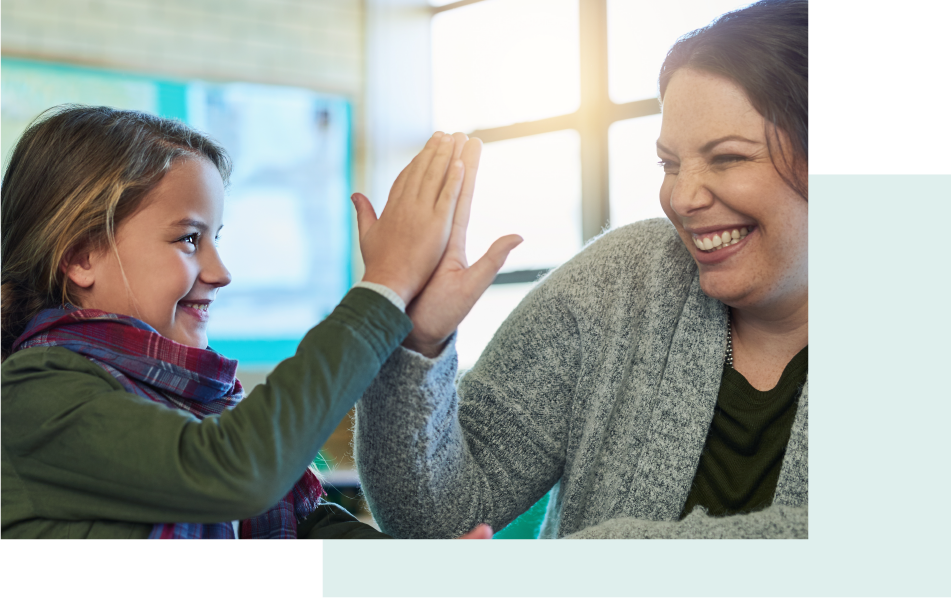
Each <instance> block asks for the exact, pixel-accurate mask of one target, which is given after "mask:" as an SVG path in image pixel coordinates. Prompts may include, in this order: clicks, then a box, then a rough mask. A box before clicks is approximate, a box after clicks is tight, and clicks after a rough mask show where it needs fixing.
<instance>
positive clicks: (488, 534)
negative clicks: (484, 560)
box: [459, 523, 492, 540]
mask: <svg viewBox="0 0 951 598" xmlns="http://www.w3.org/2000/svg"><path fill="white" fill-rule="evenodd" d="M459 539H460V540H491V539H492V528H491V527H489V526H488V525H486V524H484V523H480V524H479V525H477V526H475V527H474V528H472V531H470V532H468V533H465V534H462V535H461V536H459Z"/></svg>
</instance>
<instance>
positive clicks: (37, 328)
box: [14, 307, 324, 539]
mask: <svg viewBox="0 0 951 598" xmlns="http://www.w3.org/2000/svg"><path fill="white" fill-rule="evenodd" d="M29 347H63V348H66V349H69V350H70V351H74V352H76V353H79V354H80V355H83V356H85V357H86V358H87V359H89V360H90V361H92V362H93V363H95V364H97V365H99V366H102V368H103V369H105V370H106V371H107V372H109V373H110V374H111V375H112V376H113V377H115V379H116V380H118V381H119V383H120V384H121V385H122V387H123V388H125V389H126V391H128V392H130V393H134V394H137V395H139V396H142V397H145V398H147V399H150V400H152V401H155V402H156V403H161V404H162V405H165V406H166V407H168V408H170V409H180V410H182V411H187V412H188V413H191V414H192V415H194V416H195V417H197V418H198V419H203V418H205V417H207V416H209V415H217V414H219V413H221V412H223V411H224V410H225V409H232V408H234V406H235V405H237V404H238V402H239V401H240V400H241V399H242V398H243V397H244V390H243V389H242V388H241V383H240V382H239V381H238V380H237V378H235V372H236V371H237V369H238V362H237V361H236V360H233V359H227V358H225V357H224V356H222V355H219V354H218V353H216V352H214V351H212V350H210V349H198V348H195V347H189V346H187V345H183V344H181V343H176V342H175V341H172V340H169V339H167V338H165V337H164V336H162V335H161V334H159V333H158V332H157V331H156V330H155V329H154V328H152V327H151V326H149V325H148V324H146V323H145V322H142V321H141V320H137V319H135V318H131V317H128V316H121V315H118V314H111V313H107V312H104V311H99V310H95V309H76V308H73V307H67V308H60V309H46V310H43V311H42V312H40V313H39V314H38V315H37V316H36V317H35V318H33V320H32V321H31V322H30V324H29V325H28V326H27V329H26V332H24V333H23V335H21V336H20V338H18V339H17V341H16V343H14V351H18V350H21V349H27V348H29ZM323 495H324V490H323V488H322V487H321V485H320V480H318V479H317V476H316V475H315V474H314V472H313V471H311V470H310V469H308V470H306V471H305V472H304V475H303V477H301V479H300V480H299V481H298V482H297V484H295V485H294V488H293V489H292V490H291V491H290V492H289V493H288V494H287V496H285V497H284V498H282V499H281V501H280V502H279V503H278V504H276V505H275V506H273V507H272V508H271V509H269V510H268V511H266V512H264V513H262V514H260V515H258V516H257V517H252V518H251V519H245V520H243V521H241V524H240V530H239V534H238V536H239V537H240V538H242V539H244V538H296V537H297V523H298V522H299V521H302V520H303V519H304V518H306V517H307V516H308V515H310V514H311V513H313V511H314V510H315V509H316V508H317V506H318V505H319V504H320V499H321V497H322V496H323ZM149 538H234V528H233V527H232V524H231V522H223V523H157V524H155V526H154V527H153V528H152V532H151V534H149Z"/></svg>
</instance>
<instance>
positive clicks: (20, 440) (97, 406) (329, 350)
mask: <svg viewBox="0 0 951 598" xmlns="http://www.w3.org/2000/svg"><path fill="white" fill-rule="evenodd" d="M411 329H412V323H411V321H410V319H409V318H408V317H407V316H406V315H405V314H404V313H402V312H400V310H399V309H397V308H396V307H395V306H393V304H392V303H390V302H389V301H388V300H387V299H385V298H384V297H383V296H381V295H380V294H378V293H375V292H373V291H370V290H367V289H360V288H358V289H354V290H352V291H350V292H349V293H348V294H347V296H346V297H344V299H343V301H341V303H340V305H338V306H337V308H336V309H335V310H334V311H333V313H332V314H330V316H328V317H327V319H326V320H324V321H323V322H321V323H320V324H318V325H317V326H316V327H314V328H313V329H312V330H311V331H310V332H308V333H307V335H306V336H305V337H304V340H303V341H301V344H300V346H299V347H298V349H297V354H296V355H295V356H294V357H291V358H290V359H287V360H285V361H283V362H281V363H280V364H279V365H278V366H277V368H275V370H274V371H273V372H272V373H271V375H270V376H268V378H267V381H266V383H265V384H262V385H259V386H257V387H256V388H255V389H254V390H253V391H252V392H251V393H250V394H249V395H248V396H247V397H246V398H245V399H244V400H243V401H241V403H239V404H238V406H237V407H235V408H234V409H233V410H231V411H226V412H224V413H222V414H221V415H218V416H210V417H207V418H205V419H204V420H200V421H199V420H198V419H197V418H195V417H194V416H192V415H190V414H188V413H185V412H183V411H178V410H174V409H169V408H168V407H165V406H163V405H159V404H157V403H154V402H152V401H149V400H148V399H145V398H142V397H139V396H137V395H134V394H130V393H128V392H126V391H125V390H123V388H122V386H121V385H120V384H119V382H117V381H116V379H115V378H113V377H112V376H111V375H109V374H108V373H107V372H106V371H105V370H103V369H102V368H101V367H99V366H98V365H96V364H94V363H92V362H91V361H89V360H87V359H86V358H85V357H83V356H81V355H79V354H77V353H73V352H72V351H69V350H68V349H64V348H62V347H49V348H39V347H38V348H32V349H26V350H23V351H19V352H17V353H14V354H13V355H11V356H10V357H9V358H8V359H7V360H6V361H5V362H4V363H3V366H2V370H0V371H2V395H0V402H2V408H0V416H2V417H0V419H2V430H0V432H2V437H0V442H2V469H0V477H2V479H0V496H2V504H0V529H2V536H3V538H145V537H147V536H148V534H149V532H150V531H151V529H152V524H154V523H157V522H162V523H167V522H196V523H215V522H222V521H232V520H235V519H246V518H248V517H252V516H254V515H257V514H259V513H261V512H263V511H265V510H267V509H268V508H270V507H272V506H273V505H274V504H276V503H277V502H278V500H280V499H281V498H282V497H283V496H285V495H286V494H287V493H288V492H289V491H290V489H291V487H293V485H294V484H295V483H296V482H297V480H298V479H299V478H300V476H301V475H302V473H303V472H304V470H305V469H306V468H307V466H308V465H309V464H310V463H311V461H312V460H313V459H314V456H315V455H316V454H317V452H318V450H320V447H321V446H322V445H323V444H324V442H325V441H326V440H327V438H328V437H329V436H330V434H331V432H332V431H333V430H334V428H335V427H336V426H337V424H338V423H339V422H340V421H341V420H342V419H343V417H344V416H345V415H346V413H347V411H349V410H350V408H351V407H353V405H354V404H355V403H356V402H357V400H358V399H359V398H360V396H361V395H362V394H363V391H364V390H365V389H366V388H367V386H369V384H370V382H371V381H372V380H373V378H374V377H375V376H376V374H377V372H378V371H379V369H380V367H381V366H382V365H383V363H384V362H385V361H386V360H387V358H388V357H389V355H390V353H392V352H393V350H394V349H396V348H397V347H398V346H399V344H400V343H401V342H402V341H403V339H404V338H405V337H406V335H407V334H409V331H410V330H411ZM298 533H299V535H300V536H301V537H311V538H325V537H384V536H383V535H382V534H379V533H378V532H376V531H375V530H373V529H372V528H370V527H369V526H364V525H363V524H361V523H358V522H356V521H355V520H354V519H353V518H352V517H351V516H350V515H349V514H348V513H346V511H344V510H343V509H341V508H340V507H336V506H334V505H327V506H324V507H322V508H321V509H319V510H318V511H317V512H315V513H314V514H313V515H312V516H311V517H309V518H308V519H307V520H305V521H303V522H301V524H300V526H299V527H298Z"/></svg>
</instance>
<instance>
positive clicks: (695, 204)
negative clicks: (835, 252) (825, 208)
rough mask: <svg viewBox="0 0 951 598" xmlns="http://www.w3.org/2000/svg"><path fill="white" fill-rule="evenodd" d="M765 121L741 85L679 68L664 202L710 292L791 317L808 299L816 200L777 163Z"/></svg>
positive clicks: (667, 119) (663, 155) (668, 112)
mask: <svg viewBox="0 0 951 598" xmlns="http://www.w3.org/2000/svg"><path fill="white" fill-rule="evenodd" d="M765 125H766V122H765V120H764V118H763V116H762V115H760V114H759V113H758V112H757V111H756V109H755V108H753V106H752V104H750V101H749V99H748V98H747V96H746V93H745V92H744V90H743V89H742V88H741V87H740V86H739V85H737V84H736V83H734V82H733V81H731V80H729V79H726V78H724V77H720V76H717V75H712V74H709V73H706V72H701V71H697V70H693V69H689V68H684V69H681V70H680V71H677V73H675V74H674V76H673V77H672V79H671V80H670V83H669V85H668V87H667V90H666V93H665V96H664V111H663V124H662V126H661V134H660V139H658V141H657V154H658V156H660V159H661V162H662V163H663V165H664V172H665V176H664V182H663V184H662V186H661V190H660V200H661V205H662V207H663V209H664V212H666V214H667V216H668V218H670V221H671V222H672V223H673V224H674V226H675V227H676V228H677V232H678V233H679V234H680V237H681V239H682V240H683V242H684V244H685V245H686V246H687V249H688V251H690V253H691V255H692V256H693V258H694V260H695V261H696V262H697V266H698V268H699V270H700V285H701V287H702V288H703V291H704V292H705V293H706V294H707V295H709V296H711V297H715V298H716V299H719V300H721V301H723V302H724V303H726V304H728V305H730V306H732V307H734V308H740V309H742V308H756V309H763V308H765V309H766V310H768V311H770V312H772V313H774V314H779V313H784V312H785V313H789V310H790V309H791V310H793V311H796V310H799V309H801V308H802V306H803V305H804V304H805V303H804V302H806V301H808V299H807V296H808V274H807V247H808V239H807V233H808V203H807V201H806V200H805V199H803V198H802V197H800V196H799V195H798V194H797V193H796V192H795V191H793V189H792V188H790V187H789V185H787V184H786V183H785V181H783V179H782V177H781V176H780V175H779V172H778V171H777V170H776V167H775V166H774V165H773V163H772V161H771V160H770V155H769V150H768V148H767V145H766V132H765V131H766V127H765ZM781 141H782V140H781ZM787 151H788V150H787ZM777 162H779V163H781V159H777ZM734 231H736V232H734ZM724 233H726V234H724ZM777 310H778V311H777Z"/></svg>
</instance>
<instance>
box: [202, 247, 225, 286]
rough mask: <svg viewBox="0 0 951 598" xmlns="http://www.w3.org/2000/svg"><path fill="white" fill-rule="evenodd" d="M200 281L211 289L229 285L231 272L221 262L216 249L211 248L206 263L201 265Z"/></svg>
mask: <svg viewBox="0 0 951 598" xmlns="http://www.w3.org/2000/svg"><path fill="white" fill-rule="evenodd" d="M201 281H202V282H204V283H205V284H208V285H211V286H213V287H223V286H227V285H228V284H230V283H231V272H228V269H227V268H226V267H225V263H224V262H223V261H221V255H220V254H219V253H218V249H217V248H212V250H211V251H210V252H208V258H207V262H206V263H205V264H203V265H202V269H201Z"/></svg>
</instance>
